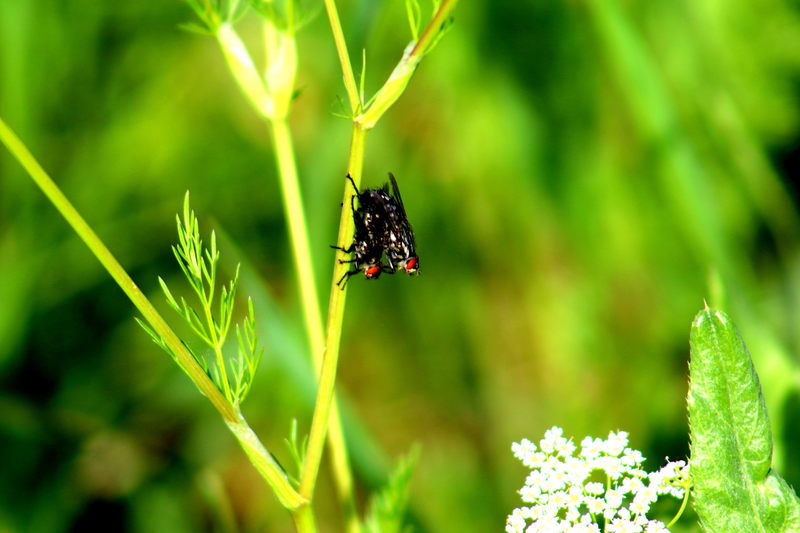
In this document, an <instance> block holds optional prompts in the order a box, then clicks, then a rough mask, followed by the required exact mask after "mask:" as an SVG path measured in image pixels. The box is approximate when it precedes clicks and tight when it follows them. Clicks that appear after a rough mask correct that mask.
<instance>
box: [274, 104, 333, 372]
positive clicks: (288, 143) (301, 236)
mask: <svg viewBox="0 0 800 533" xmlns="http://www.w3.org/2000/svg"><path fill="white" fill-rule="evenodd" d="M270 125H271V126H272V135H273V138H274V139H275V153H276V154H277V157H278V173H279V175H280V181H281V192H282V193H283V206H284V209H285V210H286V216H287V218H288V219H289V235H290V238H291V241H292V251H293V252H294V259H295V264H296V266H297V276H298V278H299V279H298V283H299V284H300V298H301V301H302V306H303V317H304V319H305V322H306V331H308V336H309V340H310V342H311V350H312V352H314V358H315V367H316V368H317V372H319V368H320V364H321V359H322V347H323V345H324V344H323V343H324V341H323V333H322V320H321V318H320V313H319V304H318V302H319V297H318V296H317V288H316V285H315V284H314V268H313V267H312V265H311V252H310V250H309V246H308V242H309V240H308V229H307V228H306V219H305V215H304V213H303V204H302V202H301V200H300V186H299V184H298V179H297V166H296V165H295V161H294V147H293V146H292V137H291V133H290V132H289V125H288V124H287V123H286V120H271V121H270Z"/></svg>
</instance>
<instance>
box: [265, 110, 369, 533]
mask: <svg viewBox="0 0 800 533" xmlns="http://www.w3.org/2000/svg"><path fill="white" fill-rule="evenodd" d="M270 124H271V125H272V134H273V138H274V140H275V152H276V154H277V159H278V171H279V174H280V180H281V190H282V191H283V201H284V208H285V209H286V212H287V214H288V219H289V228H290V234H291V241H292V249H293V250H294V254H295V261H296V263H297V272H298V277H299V283H300V290H301V295H302V304H303V315H304V317H305V322H306V331H307V332H308V336H309V343H310V345H311V352H312V354H313V362H314V369H315V371H316V375H317V378H319V375H320V371H321V369H322V361H323V354H324V352H325V338H324V335H323V331H322V316H321V315H320V311H319V305H318V303H317V302H318V301H319V298H318V296H317V290H316V285H315V284H314V271H313V267H312V265H311V253H310V251H309V245H308V243H309V240H308V231H307V229H306V224H305V216H304V213H303V207H302V202H301V200H300V188H299V186H298V179H297V167H296V165H295V160H294V148H293V146H292V137H291V132H290V130H289V127H288V125H287V123H286V121H285V120H272V121H270ZM328 431H329V433H328V439H327V440H328V449H329V450H330V453H331V461H332V466H333V472H334V480H335V482H336V488H337V492H338V494H339V499H340V501H341V503H342V506H343V508H344V513H345V520H346V522H347V531H348V533H358V532H359V531H360V529H361V526H360V523H359V521H358V512H357V509H356V504H355V496H354V494H353V474H352V469H351V466H350V459H349V457H348V454H347V444H346V442H345V440H344V431H343V429H342V421H341V415H340V412H339V407H338V402H337V401H336V399H335V398H334V399H333V403H332V404H331V406H330V420H329V424H328Z"/></svg>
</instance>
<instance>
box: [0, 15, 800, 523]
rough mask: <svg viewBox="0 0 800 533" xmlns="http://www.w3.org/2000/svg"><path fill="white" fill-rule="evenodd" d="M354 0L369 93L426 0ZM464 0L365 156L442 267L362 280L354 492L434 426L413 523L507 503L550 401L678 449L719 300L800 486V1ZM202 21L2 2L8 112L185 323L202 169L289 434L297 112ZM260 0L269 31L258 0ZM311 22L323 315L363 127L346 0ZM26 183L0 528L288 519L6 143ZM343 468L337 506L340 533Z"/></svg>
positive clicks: (566, 418) (269, 393)
mask: <svg viewBox="0 0 800 533" xmlns="http://www.w3.org/2000/svg"><path fill="white" fill-rule="evenodd" d="M339 7H340V15H341V18H342V22H343V26H344V30H345V34H346V37H347V40H348V44H349V46H350V50H351V57H352V58H353V59H354V63H355V64H356V65H359V64H360V61H359V57H360V54H359V51H360V50H361V49H362V48H364V47H366V49H367V59H368V63H367V91H368V93H371V92H373V91H374V90H376V89H377V88H378V87H380V85H381V84H382V83H383V81H384V80H385V79H386V77H387V76H388V74H389V72H391V69H392V68H393V66H394V64H395V63H396V61H397V60H398V59H399V57H400V54H401V52H402V49H403V47H404V46H405V44H406V43H407V42H408V40H409V39H410V37H409V31H408V27H407V23H406V19H405V11H404V9H405V8H404V2H402V1H401V0H392V1H388V2H374V1H370V0H354V1H345V2H341V3H340V4H339ZM455 19H456V23H455V26H454V28H453V30H452V31H451V32H450V33H449V34H448V35H447V36H446V37H445V39H444V40H443V41H442V42H441V44H440V45H439V47H438V48H437V49H436V50H435V51H434V52H433V53H432V54H431V55H430V56H428V57H427V58H426V59H425V61H424V62H423V64H422V66H421V68H420V69H419V71H418V73H417V74H416V76H415V78H414V79H413V81H412V83H411V85H410V86H409V89H408V90H407V92H406V93H405V94H404V95H403V97H402V98H401V99H400V100H399V101H398V102H397V105H396V106H395V107H394V108H393V109H392V110H391V111H390V112H389V113H388V114H387V115H386V116H385V117H384V118H383V120H382V121H381V122H380V123H379V124H378V127H377V128H376V129H375V130H374V131H373V132H372V133H371V134H370V137H369V139H368V144H367V159H366V163H365V174H364V181H363V183H364V185H366V186H373V187H374V186H377V185H380V184H381V183H383V182H384V181H385V179H386V172H387V171H392V172H393V173H394V174H395V175H396V176H397V177H398V181H399V182H400V185H401V188H402V192H403V198H404V201H405V203H406V207H407V210H408V214H409V217H410V219H411V222H412V224H413V225H414V228H415V231H416V237H417V246H418V252H419V254H420V256H421V265H422V274H421V275H420V276H419V277H415V278H406V277H405V276H399V275H398V276H385V277H383V278H382V279H381V280H379V281H377V282H368V281H366V280H364V279H363V277H358V278H353V280H352V281H351V285H350V290H349V291H348V292H349V297H348V302H347V310H346V316H345V324H344V333H343V341H342V354H341V359H340V361H341V362H340V367H339V376H340V378H339V380H340V381H339V383H340V390H341V393H342V395H343V398H344V401H345V403H346V408H347V412H348V416H347V431H348V437H349V442H350V445H351V449H352V453H353V462H354V465H355V468H356V475H357V480H358V493H359V497H360V499H361V501H362V502H363V501H364V499H365V498H366V495H367V494H369V492H371V491H372V490H373V489H374V488H375V487H376V486H379V485H380V484H381V483H383V481H384V480H385V475H386V472H387V470H388V468H389V467H390V466H391V464H392V463H393V462H394V461H395V460H396V458H397V457H399V456H400V455H402V454H404V453H406V452H407V451H408V450H409V449H410V448H411V446H412V445H413V444H414V443H416V442H419V443H421V445H422V455H421V459H420V462H419V465H418V467H417V471H416V473H415V476H414V482H413V488H412V499H411V509H410V516H409V520H410V522H411V523H412V524H413V525H414V527H415V528H416V530H417V531H420V532H433V531H436V532H444V533H447V532H465V531H469V532H472V531H475V532H488V531H502V530H503V528H504V524H505V518H506V516H507V515H508V513H510V511H511V510H512V509H513V508H514V507H517V506H519V505H520V504H521V501H520V500H519V496H518V494H517V493H516V491H517V489H519V488H520V487H521V486H522V484H523V482H524V479H525V475H526V472H525V470H524V468H523V466H522V465H521V464H520V463H519V462H518V461H517V460H516V459H514V458H513V456H512V454H511V450H510V447H511V443H512V441H519V440H520V439H521V438H523V437H527V438H530V439H531V440H534V441H537V440H538V439H540V438H541V437H542V435H543V433H544V430H545V429H547V428H550V427H551V426H553V425H558V426H561V427H563V428H564V433H565V435H566V436H573V437H575V438H576V439H577V440H580V439H581V438H582V437H583V436H585V435H592V436H595V437H598V436H599V437H605V436H606V435H607V434H608V431H610V430H616V429H617V428H619V429H623V430H626V431H629V432H630V433H631V445H632V446H634V447H635V448H637V449H639V450H641V451H642V452H643V453H644V455H645V456H646V457H648V458H649V461H648V463H647V466H648V468H649V469H650V470H654V469H656V468H658V467H659V466H660V465H661V464H662V463H663V457H664V456H666V455H669V456H670V458H672V459H679V458H683V457H685V456H686V454H687V453H688V425H687V420H686V409H685V394H686V389H687V378H688V375H687V361H688V356H689V346H688V337H689V327H690V323H691V321H692V319H693V317H694V315H695V314H696V313H697V311H698V310H699V309H700V308H701V307H702V305H703V300H704V299H706V300H707V301H708V302H709V305H713V306H719V307H720V308H722V309H723V310H725V311H726V312H727V313H728V314H729V315H730V316H731V318H732V319H733V320H734V321H735V322H736V324H737V325H738V327H739V329H740V331H741V333H742V335H743V336H744V338H745V341H746V342H747V344H748V347H749V348H750V351H751V354H752V356H753V358H754V360H755V362H756V366H757V370H758V372H759V374H760V376H761V380H762V385H763V387H764V393H765V396H766V399H767V403H768V407H769V409H770V414H771V420H772V424H773V429H774V437H775V444H776V453H775V460H776V465H777V467H778V470H779V472H780V473H781V474H782V475H784V477H785V478H786V479H787V481H788V482H789V483H790V484H792V485H794V486H798V485H800V424H798V420H800V395H798V375H799V374H798V348H800V345H799V343H800V328H798V327H797V324H798V319H799V318H800V306H799V305H798V302H799V301H798V296H799V295H800V253H799V252H800V249H799V246H798V245H799V244H800V241H798V237H800V217H798V210H797V202H798V183H800V180H798V174H797V172H798V170H799V169H800V130H799V129H798V126H800V105H798V96H800V7H798V6H797V3H796V2H793V1H789V0H761V1H755V0H729V1H727V2H720V1H714V0H628V1H625V2H623V1H621V0H573V1H564V2H552V1H549V0H548V1H545V0H529V1H527V2H510V1H507V2H492V1H490V0H462V1H461V3H460V5H459V6H458V8H457V10H456V12H455ZM194 20H195V19H194V14H193V13H192V11H191V10H190V9H189V7H188V5H187V4H185V3H183V2H180V1H178V0H167V1H161V2H150V1H145V0H131V1H127V2H98V1H96V0H72V1H69V2H67V1H56V0H0V116H2V117H3V118H4V119H5V120H6V121H7V122H8V123H9V125H10V126H11V127H12V128H14V129H15V130H16V132H17V133H18V134H19V135H20V136H21V137H22V139H23V140H24V142H26V143H27V145H28V146H29V148H30V149H31V150H32V151H33V152H34V154H35V155H36V156H37V157H38V158H39V159H40V161H41V162H42V164H43V165H44V167H45V168H46V169H47V170H48V171H49V172H50V173H51V175H52V176H53V177H54V179H55V180H56V182H57V183H58V184H59V185H60V186H61V187H62V188H63V190H64V191H65V193H66V194H67V196H68V197H69V198H70V199H71V200H72V201H73V203H74V204H75V205H76V207H77V208H78V210H79V211H80V212H81V213H82V214H83V215H84V217H85V218H86V219H87V221H88V222H89V223H90V225H92V227H93V228H94V229H95V230H96V231H97V232H98V233H99V235H100V237H101V238H102V239H103V240H104V241H105V242H106V244H107V245H108V246H109V247H110V248H111V250H112V251H113V252H114V253H115V254H116V255H117V257H118V259H119V260H120V261H121V263H122V264H123V265H124V266H125V267H126V268H127V269H128V271H129V272H130V273H131V275H132V276H133V278H134V279H135V280H136V282H137V283H138V284H139V285H140V286H141V287H142V289H143V290H144V291H145V293H146V294H148V295H149V297H150V298H151V300H152V301H153V302H155V303H156V305H157V306H159V309H160V310H161V311H162V314H163V315H164V316H165V317H166V318H167V319H168V320H169V321H170V323H171V324H173V325H174V326H175V327H176V328H177V329H178V331H179V332H180V333H181V334H184V335H185V334H186V332H185V329H182V328H181V324H180V323H179V318H178V317H177V316H176V315H175V314H174V313H173V312H171V311H170V310H169V309H168V308H167V306H166V304H165V303H164V298H163V295H162V294H160V290H159V288H158V283H157V277H158V276H162V277H164V278H165V279H166V280H167V282H168V283H169V284H170V286H171V287H172V288H173V292H174V293H175V292H182V293H183V294H186V295H187V296H188V292H186V285H185V284H183V283H182V281H181V275H180V271H179V269H178V267H177V265H176V263H175V261H174V258H173V256H172V252H171V250H170V245H171V244H173V243H174V242H175V240H176V230H175V213H177V212H178V211H179V210H180V209H181V205H182V199H183V194H184V193H185V191H186V190H187V189H189V190H191V194H192V207H193V208H194V209H195V211H196V212H197V213H198V216H199V218H200V223H201V230H203V231H204V233H205V236H206V238H207V237H208V235H209V233H210V230H211V229H212V228H214V229H216V230H217V231H218V232H219V234H220V236H223V237H224V238H223V239H222V240H221V248H222V254H223V261H227V263H226V265H227V268H226V276H230V274H231V273H232V267H233V265H235V263H236V262H239V261H241V262H243V264H244V266H243V269H244V270H243V282H242V285H241V286H240V295H247V294H251V295H252V296H253V297H254V300H255V302H256V304H257V318H258V319H259V324H260V329H261V331H262V339H263V341H264V343H265V344H266V346H267V350H266V354H265V356H264V362H263V363H262V368H261V371H260V372H259V375H258V377H257V382H256V385H255V390H254V392H252V393H251V395H250V397H249V398H248V400H247V402H246V403H245V404H244V412H245V414H246V416H247V417H248V420H249V421H250V423H251V425H252V426H253V427H254V428H255V429H256V430H257V432H258V433H259V435H260V436H261V438H262V440H263V442H264V443H265V444H266V445H267V447H268V448H269V449H270V450H271V451H272V452H273V453H274V454H275V455H276V456H277V457H278V459H279V460H280V461H281V462H282V463H283V464H284V465H289V464H290V461H289V456H288V454H287V453H286V450H285V447H284V446H283V444H282V439H283V438H284V437H285V436H287V435H288V432H289V427H290V422H291V419H292V418H293V417H297V418H298V420H299V424H300V430H301V431H302V432H307V431H308V427H309V421H310V412H311V405H312V402H313V393H314V390H313V385H312V384H311V380H310V373H309V367H308V363H307V360H308V354H307V343H306V339H305V336H304V333H303V330H302V322H301V315H300V309H299V305H298V291H297V283H296V279H295V278H294V274H293V268H292V258H291V251H290V249H289V246H288V242H287V233H286V223H285V220H284V215H283V211H282V206H281V199H280V191H279V189H278V182H277V177H276V171H275V161H274V159H273V155H272V152H271V142H270V139H269V134H268V129H267V127H266V125H265V124H264V123H263V122H262V121H261V119H259V117H258V116H256V114H255V113H254V112H253V111H252V109H251V108H250V106H249V104H248V102H247V101H246V100H245V99H244V97H243V96H242V95H241V94H240V93H239V91H238V88H237V87H236V86H235V85H234V83H233V81H232V80H231V77H230V76H229V74H228V72H227V70H226V69H227V67H226V65H225V64H224V61H223V58H222V55H221V52H220V51H219V49H218V47H217V46H216V43H215V42H214V40H213V39H211V38H208V37H203V36H199V35H195V34H192V33H188V32H185V31H182V30H181V29H180V28H179V25H181V24H182V23H186V22H193V21H194ZM238 27H239V29H240V31H241V33H242V34H243V35H244V36H245V39H246V40H248V42H249V43H251V44H252V45H253V48H254V50H256V52H255V54H256V55H257V56H259V57H260V56H263V54H262V53H261V48H262V47H261V44H260V41H259V23H258V19H257V17H256V16H255V15H253V14H252V13H251V14H250V15H248V16H247V17H245V18H244V19H243V20H242V21H241V22H240V24H239V26H238ZM298 44H299V53H300V71H299V75H298V87H300V88H302V89H303V92H302V94H301V96H300V97H299V98H298V99H297V101H296V103H295V107H294V111H293V116H292V122H291V125H292V130H293V133H294V135H295V142H296V149H297V160H298V165H299V170H300V175H301V180H302V183H301V185H302V189H303V195H304V201H305V205H306V208H307V216H308V224H309V229H310V232H311V238H312V251H313V254H314V257H313V259H314V264H315V270H316V283H317V286H318V288H319V291H320V295H321V296H322V298H323V300H324V301H323V302H321V304H322V310H323V313H325V312H326V309H327V299H328V295H329V287H330V284H331V278H332V266H333V257H334V256H333V251H332V250H331V249H330V248H329V247H328V245H329V244H332V243H334V242H335V241H336V235H337V224H338V216H339V213H340V211H339V209H340V207H339V204H340V202H341V199H342V190H343V186H344V174H345V171H346V162H347V156H348V149H349V138H350V130H351V128H350V125H349V123H348V122H347V121H345V120H342V119H339V118H336V117H333V116H332V115H331V113H332V112H339V108H338V105H337V104H336V97H337V95H338V96H341V97H343V98H344V97H345V91H344V87H343V84H342V82H341V69H340V66H339V63H338V60H337V57H336V54H335V50H334V45H333V39H332V37H331V32H330V28H329V26H328V21H327V17H326V16H325V14H324V12H322V13H320V15H319V16H317V17H316V18H315V19H314V20H313V21H312V22H311V23H310V24H309V25H308V26H307V27H306V28H305V29H304V30H303V31H302V32H301V33H300V34H299V41H298ZM359 70H360V67H357V68H356V71H357V73H358V71H359ZM0 187H1V189H0V191H1V193H0V531H2V532H3V533H6V532H29V531H30V532H81V531H92V530H94V528H96V527H97V525H98V524H99V525H102V526H103V527H104V528H105V530H107V531H126V532H128V531H130V532H151V531H152V532H162V531H170V532H177V533H180V532H184V531H186V532H189V531H233V530H234V529H231V528H230V527H228V526H230V521H227V522H226V518H225V516H229V517H230V516H232V517H233V522H234V524H235V527H236V529H235V530H238V531H245V532H266V531H269V532H282V531H292V530H293V525H292V523H291V521H290V519H289V517H288V514H287V513H285V512H284V511H283V510H282V509H281V508H280V506H279V505H278V503H277V502H276V500H275V498H274V496H272V495H271V494H270V492H269V490H268V488H267V486H266V484H265V483H264V482H263V481H262V480H261V479H260V478H259V477H258V475H257V474H256V473H255V471H254V470H253V469H252V468H251V467H250V465H249V463H248V462H247V460H246V458H245V457H244V454H243V453H242V451H241V450H240V449H239V448H238V446H237V444H236V443H235V441H234V439H233V438H232V436H231V435H230V434H229V433H228V432H227V430H226V428H225V426H224V424H223V423H222V421H221V419H220V418H219V417H218V416H217V414H216V413H215V412H214V411H213V410H212V408H211V406H210V404H208V402H207V401H206V400H205V398H203V397H201V396H200V394H198V393H197V390H196V389H195V388H194V386H193V385H192V384H191V383H190V381H189V380H188V378H186V377H185V376H184V375H183V374H182V373H181V372H180V370H179V369H178V368H177V366H176V365H175V364H174V363H173V362H172V360H171V359H170V358H169V357H168V356H167V355H166V354H165V353H164V352H162V351H161V350H160V349H159V348H158V347H157V346H156V345H154V344H153V343H152V342H151V341H150V340H149V338H148V337H147V336H146V335H145V334H144V333H143V332H142V331H141V329H140V328H139V327H138V326H137V325H136V324H135V322H134V320H133V317H134V316H135V315H136V314H137V313H136V311H135V309H134V308H133V306H132V305H131V303H130V302H129V301H128V300H127V299H126V298H125V296H124V295H123V293H122V291H121V290H120V289H119V288H118V287H117V286H116V285H115V284H114V283H113V282H112V281H111V279H110V278H109V276H108V275H107V274H106V273H105V271H103V270H102V269H101V268H100V266H99V264H98V262H97V261H96V260H95V259H94V257H93V256H91V255H90V253H89V252H88V249H87V248H86V247H85V246H84V245H83V244H82V243H81V242H80V241H79V240H78V239H77V237H76V236H75V235H74V234H73V232H72V231H71V230H70V229H69V228H68V227H67V224H66V223H65V222H64V220H63V219H62V218H61V217H60V216H59V215H58V214H57V212H56V211H55V209H54V208H53V207H52V206H51V205H50V204H49V203H48V202H47V201H46V200H45V198H44V196H43V195H42V193H41V192H40V191H39V190H38V189H37V188H35V186H34V184H33V183H32V181H31V180H30V179H29V178H28V177H27V176H26V175H25V174H24V173H23V171H22V170H21V169H20V167H19V166H18V164H17V163H16V162H15V161H14V160H12V158H11V157H10V156H9V154H8V152H7V151H6V150H5V149H2V150H0ZM242 302H244V300H243V299H242ZM240 308H241V307H240ZM321 475H322V477H321V481H320V483H319V485H318V490H317V502H316V506H317V509H318V521H319V524H320V528H321V531H334V532H335V531H341V530H342V516H341V512H340V511H339V510H337V506H336V503H335V495H334V492H333V487H332V482H331V478H330V472H329V471H328V470H327V466H326V464H325V463H323V470H322V474H321ZM220 495H222V496H220ZM668 512H669V511H668V510H667V511H665V516H662V517H661V518H667V519H668V518H669V517H668V516H666V514H667V513H668ZM691 520H692V518H691V517H689V518H688V519H687V520H686V521H685V523H686V524H687V525H686V527H685V528H684V529H680V528H675V531H686V530H693V526H692V524H691ZM226 524H228V526H226ZM695 527H696V526H695Z"/></svg>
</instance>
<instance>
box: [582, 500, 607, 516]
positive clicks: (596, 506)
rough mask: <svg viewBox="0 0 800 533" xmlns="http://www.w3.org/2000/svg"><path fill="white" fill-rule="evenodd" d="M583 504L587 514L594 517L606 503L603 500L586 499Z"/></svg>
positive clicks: (603, 508)
mask: <svg viewBox="0 0 800 533" xmlns="http://www.w3.org/2000/svg"><path fill="white" fill-rule="evenodd" d="M583 503H585V504H586V507H587V508H588V509H589V512H590V513H592V514H594V515H598V514H600V513H602V512H603V511H604V510H605V508H606V501H605V500H604V499H603V498H586V499H584V500H583Z"/></svg>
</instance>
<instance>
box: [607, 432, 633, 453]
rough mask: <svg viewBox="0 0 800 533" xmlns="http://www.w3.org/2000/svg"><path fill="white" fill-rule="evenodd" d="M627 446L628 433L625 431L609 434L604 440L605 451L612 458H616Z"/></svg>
mask: <svg viewBox="0 0 800 533" xmlns="http://www.w3.org/2000/svg"><path fill="white" fill-rule="evenodd" d="M627 445H628V433H627V432H626V431H617V432H616V433H609V434H608V439H607V440H606V446H605V451H606V453H607V454H608V455H612V456H614V457H616V456H618V455H619V454H621V453H622V451H623V450H624V449H625V446H627Z"/></svg>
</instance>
